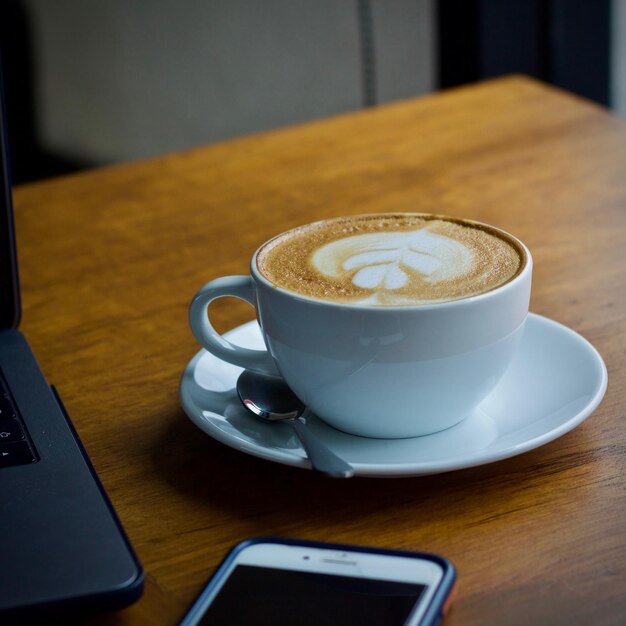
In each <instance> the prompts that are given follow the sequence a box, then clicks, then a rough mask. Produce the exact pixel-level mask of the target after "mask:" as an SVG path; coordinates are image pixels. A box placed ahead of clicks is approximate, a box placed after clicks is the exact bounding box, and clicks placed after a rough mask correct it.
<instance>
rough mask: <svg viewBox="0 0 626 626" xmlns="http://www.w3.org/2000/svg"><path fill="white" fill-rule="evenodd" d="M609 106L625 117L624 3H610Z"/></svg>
mask: <svg viewBox="0 0 626 626" xmlns="http://www.w3.org/2000/svg"><path fill="white" fill-rule="evenodd" d="M611 12H612V15H611V18H612V29H611V40H612V41H611V57H612V63H611V106H612V107H613V108H614V109H615V110H616V111H617V112H618V113H620V114H621V115H626V2H625V1H624V0H613V2H612V3H611Z"/></svg>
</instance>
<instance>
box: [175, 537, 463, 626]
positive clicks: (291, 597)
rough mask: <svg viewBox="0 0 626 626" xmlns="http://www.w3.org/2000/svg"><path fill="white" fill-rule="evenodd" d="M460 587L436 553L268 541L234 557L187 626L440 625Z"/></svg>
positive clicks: (242, 547) (241, 547) (248, 544)
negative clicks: (456, 586) (456, 590)
mask: <svg viewBox="0 0 626 626" xmlns="http://www.w3.org/2000/svg"><path fill="white" fill-rule="evenodd" d="M455 581H456V573H455V570H454V567H453V566H452V564H451V563H450V562H449V561H448V560H446V559H444V558H443V557H440V556H436V555H433V554H425V553H420V552H406V551H396V550H385V549H379V548H365V547H358V546H349V545H341V544H331V543H318V542H311V541H298V540H294V539H279V538H273V537H269V538H263V537H262V538H257V539H250V540H248V541H244V542H243V543H240V544H238V545H237V546H235V547H234V548H233V549H232V550H231V551H230V552H229V553H228V555H227V556H226V558H225V559H224V560H223V561H222V563H221V564H220V565H219V566H218V568H217V570H216V571H215V573H214V574H213V576H212V577H211V578H210V579H209V581H208V583H207V584H206V586H205V587H204V589H203V590H202V591H201V592H200V595H199V596H198V597H197V599H196V600H195V602H194V604H193V605H192V607H191V609H190V610H189V612H188V613H187V615H186V616H185V617H184V618H183V620H182V622H181V623H180V626H196V625H202V626H205V625H209V624H210V625H211V626H221V625H227V626H234V625H236V626H261V625H263V626H266V625H271V626H283V625H285V626H287V625H288V626H294V625H297V626H309V625H311V626H346V625H351V624H359V625H360V624H376V625H377V626H435V624H439V623H440V621H441V620H442V618H443V616H444V614H445V612H446V610H447V609H448V607H449V604H450V602H451V599H452V591H453V588H454V585H455Z"/></svg>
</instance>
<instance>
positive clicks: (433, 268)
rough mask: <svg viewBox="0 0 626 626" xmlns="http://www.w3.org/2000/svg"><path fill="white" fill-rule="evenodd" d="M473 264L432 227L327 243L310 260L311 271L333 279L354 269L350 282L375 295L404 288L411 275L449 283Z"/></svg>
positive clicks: (466, 250) (465, 250)
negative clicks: (432, 230) (375, 293)
mask: <svg viewBox="0 0 626 626" xmlns="http://www.w3.org/2000/svg"><path fill="white" fill-rule="evenodd" d="M473 261H474V255H473V253H472V251H471V250H470V249H469V248H467V247H466V246H464V245H463V244H462V243H460V242H459V241H455V240H454V239H450V238H449V237H445V236H442V235H437V234H435V233H431V232H430V231H429V230H428V226H426V227H424V228H420V229H418V230H414V231H412V232H400V233H395V232H381V233H371V234H363V235H353V236H352V237H345V238H344V239H339V240H338V241H333V242H332V243H329V244H326V245H325V246H323V247H322V248H320V249H319V250H317V251H316V252H315V253H314V254H313V256H312V258H311V263H312V265H313V267H315V268H316V269H317V270H318V271H319V272H320V273H321V274H323V275H325V276H328V277H329V278H340V277H342V276H343V275H344V274H345V273H346V272H349V273H352V270H355V269H356V273H352V275H351V277H350V280H351V282H352V284H353V285H355V286H356V287H360V288H362V289H371V290H373V291H377V290H378V289H384V290H390V291H394V290H398V289H401V288H403V287H406V286H407V285H408V284H409V281H410V279H411V275H412V274H417V275H419V277H421V278H422V280H424V281H425V282H428V283H436V282H440V281H442V280H451V279H453V278H456V277H459V276H462V275H463V274H468V273H469V272H470V270H471V268H472V265H473ZM368 300H369V298H368ZM411 300H413V299H411Z"/></svg>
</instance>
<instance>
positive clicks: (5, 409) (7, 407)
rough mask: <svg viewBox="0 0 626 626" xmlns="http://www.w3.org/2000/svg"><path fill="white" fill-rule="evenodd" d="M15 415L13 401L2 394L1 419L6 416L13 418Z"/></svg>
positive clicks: (0, 400) (0, 398) (0, 404)
mask: <svg viewBox="0 0 626 626" xmlns="http://www.w3.org/2000/svg"><path fill="white" fill-rule="evenodd" d="M15 416H16V414H15V407H14V406H13V404H12V403H11V401H10V400H9V399H8V398H6V397H2V396H0V420H2V419H5V418H9V419H13V418H14V417H15Z"/></svg>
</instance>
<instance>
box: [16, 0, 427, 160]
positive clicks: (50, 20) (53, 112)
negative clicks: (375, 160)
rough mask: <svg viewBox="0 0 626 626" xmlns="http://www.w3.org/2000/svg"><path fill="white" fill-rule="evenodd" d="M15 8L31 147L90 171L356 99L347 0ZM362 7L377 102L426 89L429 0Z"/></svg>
mask: <svg viewBox="0 0 626 626" xmlns="http://www.w3.org/2000/svg"><path fill="white" fill-rule="evenodd" d="M24 5H25V8H26V10H27V13H28V15H29V19H30V23H31V27H32V41H33V54H34V68H35V93H36V99H37V102H38V108H37V127H38V133H39V136H40V141H41V142H42V144H43V146H44V147H45V148H46V149H47V150H50V151H52V152H55V153H58V154H62V155H66V156H70V157H72V158H76V159H78V160H83V161H86V162H89V163H91V164H100V163H107V162H113V161H124V160H128V159H133V158H138V157H144V156H149V155H153V154H157V153H161V152H166V151H171V150H178V149H182V148H186V147H189V146H194V145H198V144H206V143H210V142H213V141H217V140H220V139H224V138H228V137H234V136H237V135H241V134H245V133H249V132H255V131H260V130H265V129H271V128H276V127H279V126H284V125H288V124H292V123H297V122H301V121H305V120H309V119H314V118H319V117H323V116H327V115H332V114H336V113H341V112H344V111H349V110H352V109H357V108H359V107H361V106H362V105H363V80H362V71H363V67H362V58H361V44H362V39H361V34H362V31H360V30H359V23H360V22H359V15H361V18H362V17H363V16H362V14H360V13H359V3H358V1H357V0H352V1H345V0H343V1H339V2H337V1H336V0H314V1H313V0H264V1H262V2H259V1H255V0H231V1H227V0H178V1H176V0H90V1H89V2H85V1H84V0H54V2H50V0H24ZM362 6H363V5H361V8H362ZM367 6H369V7H370V8H371V17H372V20H371V24H372V33H373V58H374V62H375V63H374V66H375V69H376V85H377V93H378V100H379V101H380V102H384V101H389V100H395V99H398V98H404V97H407V96H414V95H417V94H422V93H425V92H428V91H431V90H432V89H434V87H435V85H434V82H435V58H434V57H435V52H434V48H435V41H434V32H435V28H434V0H371V2H369V5H367Z"/></svg>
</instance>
